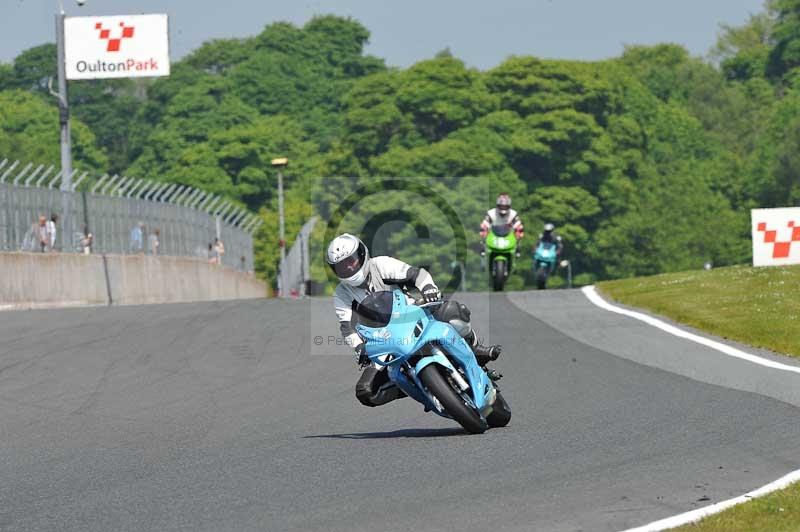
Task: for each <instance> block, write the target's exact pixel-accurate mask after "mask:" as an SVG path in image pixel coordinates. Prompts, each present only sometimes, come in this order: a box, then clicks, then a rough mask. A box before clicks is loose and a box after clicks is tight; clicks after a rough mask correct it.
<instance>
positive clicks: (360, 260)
mask: <svg viewBox="0 0 800 532" xmlns="http://www.w3.org/2000/svg"><path fill="white" fill-rule="evenodd" d="M366 256H367V250H366V248H365V247H364V245H363V244H361V245H359V246H358V248H357V249H356V250H355V251H354V252H353V253H351V254H350V255H348V256H347V257H345V258H343V259H342V260H340V261H339V262H337V263H336V264H331V265H330V266H331V269H332V270H333V273H335V274H336V277H338V278H339V279H349V278H350V277H352V276H354V275H355V274H356V273H358V271H359V270H361V268H362V267H363V266H364V260H365V259H366Z"/></svg>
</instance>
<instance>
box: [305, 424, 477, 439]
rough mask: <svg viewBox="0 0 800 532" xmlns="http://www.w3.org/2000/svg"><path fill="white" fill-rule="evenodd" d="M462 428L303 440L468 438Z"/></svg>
mask: <svg viewBox="0 0 800 532" xmlns="http://www.w3.org/2000/svg"><path fill="white" fill-rule="evenodd" d="M467 435H468V434H467V432H466V431H465V430H464V429H462V428H456V427H453V428H449V429H401V430H392V431H389V432H354V433H351V434H317V435H314V436H303V438H304V439H305V438H331V439H340V440H369V439H382V438H441V437H443V436H467Z"/></svg>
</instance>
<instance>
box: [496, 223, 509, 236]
mask: <svg viewBox="0 0 800 532" xmlns="http://www.w3.org/2000/svg"><path fill="white" fill-rule="evenodd" d="M510 232H511V226H510V225H508V224H503V225H493V226H492V233H494V234H495V236H507V235H508V234H509V233H510Z"/></svg>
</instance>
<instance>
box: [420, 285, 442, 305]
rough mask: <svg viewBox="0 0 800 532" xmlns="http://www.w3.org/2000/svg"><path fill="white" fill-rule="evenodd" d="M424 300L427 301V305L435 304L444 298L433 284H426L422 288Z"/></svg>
mask: <svg viewBox="0 0 800 532" xmlns="http://www.w3.org/2000/svg"><path fill="white" fill-rule="evenodd" d="M422 298H423V299H424V300H425V303H433V302H434V301H439V300H440V299H441V298H442V293H441V292H440V291H439V289H438V288H436V287H435V286H433V285H432V284H426V285H425V286H424V287H423V288H422Z"/></svg>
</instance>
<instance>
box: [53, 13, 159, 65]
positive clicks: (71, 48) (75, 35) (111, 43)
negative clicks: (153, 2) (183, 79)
mask: <svg viewBox="0 0 800 532" xmlns="http://www.w3.org/2000/svg"><path fill="white" fill-rule="evenodd" d="M64 34H65V49H64V52H65V57H66V73H67V79H101V78H138V77H153V76H168V75H169V66H170V65H169V23H168V19H167V15H129V16H114V17H67V18H66V19H65V21H64Z"/></svg>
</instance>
